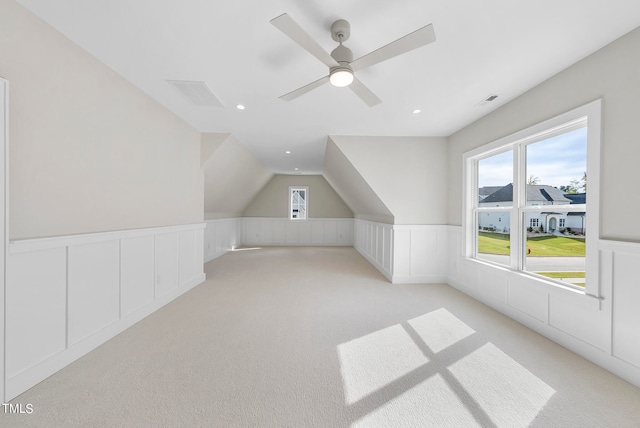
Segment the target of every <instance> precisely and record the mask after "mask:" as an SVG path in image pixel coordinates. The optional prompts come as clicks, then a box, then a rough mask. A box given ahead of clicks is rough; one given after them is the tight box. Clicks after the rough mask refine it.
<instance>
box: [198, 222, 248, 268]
mask: <svg viewBox="0 0 640 428" xmlns="http://www.w3.org/2000/svg"><path fill="white" fill-rule="evenodd" d="M206 225H207V227H206V229H205V232H204V261H205V263H206V262H209V261H211V260H213V259H215V258H217V257H220V256H221V255H223V254H225V253H226V252H228V251H230V250H232V249H234V248H236V247H239V246H240V245H242V244H243V241H242V218H225V219H216V220H206Z"/></svg>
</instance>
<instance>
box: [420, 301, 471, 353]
mask: <svg viewBox="0 0 640 428" xmlns="http://www.w3.org/2000/svg"><path fill="white" fill-rule="evenodd" d="M409 325H410V326H411V327H413V329H414V330H415V331H416V333H418V335H419V336H420V338H421V339H422V340H423V341H424V343H425V344H426V345H427V346H428V347H429V349H431V351H433V352H434V353H438V352H440V351H442V350H444V349H446V348H448V347H449V346H451V345H453V344H455V343H458V342H459V341H461V340H462V339H464V338H465V337H468V336H471V335H472V334H473V333H475V331H474V330H473V329H472V328H471V327H469V326H468V325H466V324H465V323H463V322H462V321H460V320H459V319H458V318H456V316H455V315H453V314H452V313H451V312H449V311H447V310H446V309H444V308H440V309H438V310H436V311H433V312H429V313H428V314H424V315H421V316H419V317H417V318H414V319H412V320H409Z"/></svg>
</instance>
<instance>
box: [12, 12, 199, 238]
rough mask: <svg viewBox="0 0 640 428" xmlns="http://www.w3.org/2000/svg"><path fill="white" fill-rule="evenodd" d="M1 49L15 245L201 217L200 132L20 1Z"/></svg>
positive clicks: (188, 220)
mask: <svg viewBox="0 0 640 428" xmlns="http://www.w3.org/2000/svg"><path fill="white" fill-rule="evenodd" d="M0 52H2V54H1V55H0V76H2V77H4V78H6V79H7V80H9V83H10V111H9V114H10V142H9V144H10V161H9V172H10V177H9V178H10V188H9V208H10V219H9V222H10V223H9V224H10V230H9V236H10V238H11V239H18V238H30V237H39V236H52V235H67V234H75V233H85V232H95V231H108V230H121V229H131V228H142V227H151V226H166V225H174V224H184V223H193V222H198V221H201V220H202V218H203V175H202V171H201V169H200V134H199V133H198V132H197V131H196V130H194V129H193V128H191V127H190V126H189V125H187V124H186V123H185V122H183V121H182V120H180V119H179V118H178V117H177V116H176V115H174V114H173V113H171V112H169V111H168V110H167V109H165V108H164V107H162V106H161V105H160V104H158V103H157V102H156V101H155V100H153V99H151V98H150V97H149V96H147V95H146V94H144V93H143V92H142V91H141V90H139V89H137V88H136V87H134V86H133V85H132V84H130V83H129V82H127V81H125V80H124V79H123V78H122V77H120V76H119V75H117V74H116V73H114V72H113V71H112V70H111V69H109V68H107V67H106V66H105V65H104V64H102V63H101V62H99V61H98V60H96V59H95V58H94V57H92V56H91V55H89V54H88V53H87V52H85V51H84V50H82V49H81V48H80V47H79V46H77V45H75V44H74V43H72V42H70V41H69V40H68V39H67V38H65V37H64V36H63V35H62V34H60V33H59V32H57V31H56V30H54V29H53V28H52V27H50V26H49V25H48V24H45V23H44V22H42V21H41V20H40V19H38V18H36V17H35V16H34V15H32V14H31V13H30V12H28V11H27V10H26V9H24V8H23V7H22V6H19V5H18V4H17V3H15V2H13V1H2V2H0Z"/></svg>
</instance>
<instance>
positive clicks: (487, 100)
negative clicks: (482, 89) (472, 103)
mask: <svg viewBox="0 0 640 428" xmlns="http://www.w3.org/2000/svg"><path fill="white" fill-rule="evenodd" d="M496 98H498V95H496V94H491V95H489V96H488V97H485V98H483V99H482V100H481V101H479V102H478V103H476V107H479V106H484V105H487V104H490V103H491V102H492V101H494V100H495V99H496Z"/></svg>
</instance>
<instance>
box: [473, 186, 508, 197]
mask: <svg viewBox="0 0 640 428" xmlns="http://www.w3.org/2000/svg"><path fill="white" fill-rule="evenodd" d="M503 187H504V186H484V187H481V188H479V189H478V195H480V196H489V195H490V194H492V193H494V192H496V191H498V190H500V189H502V188H503Z"/></svg>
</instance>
